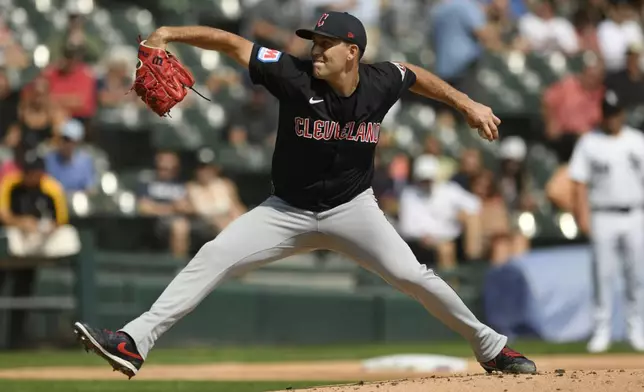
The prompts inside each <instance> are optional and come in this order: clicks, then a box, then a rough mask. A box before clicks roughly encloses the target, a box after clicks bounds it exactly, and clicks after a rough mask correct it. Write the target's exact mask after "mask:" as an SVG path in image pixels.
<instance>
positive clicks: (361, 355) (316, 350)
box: [0, 341, 630, 368]
mask: <svg viewBox="0 0 644 392" xmlns="http://www.w3.org/2000/svg"><path fill="white" fill-rule="evenodd" d="M512 347H513V348H515V349H517V350H519V351H521V352H523V353H525V354H526V355H528V356H533V355H549V354H582V353H585V352H586V351H585V350H586V349H585V343H583V342H581V343H566V344H552V343H544V342H539V341H518V342H514V343H513V344H512ZM611 351H612V352H616V353H617V352H619V353H624V352H630V350H629V349H628V347H627V346H626V345H623V344H617V345H615V346H614V347H613V349H612V350H611ZM410 353H421V354H422V353H425V354H430V353H431V354H441V355H451V356H458V357H472V351H471V350H470V348H469V346H468V345H467V344H465V343H463V342H442V343H427V342H423V343H417V344H413V343H405V344H369V345H356V344H346V345H326V346H299V347H284V346H280V347H219V348H215V347H209V348H186V349H161V348H159V349H155V350H153V351H152V352H151V353H150V356H149V357H148V361H147V363H149V364H182V363H183V364H185V363H210V362H277V361H313V360H359V359H366V358H371V357H376V356H381V355H392V354H410ZM97 365H100V366H104V365H105V362H104V361H103V360H102V359H101V358H99V357H98V356H96V355H93V354H85V352H84V351H83V350H82V349H81V348H80V347H79V348H78V349H74V350H64V351H46V350H45V351H17V352H0V368H11V367H26V366H97Z"/></svg>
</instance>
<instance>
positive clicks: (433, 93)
mask: <svg viewBox="0 0 644 392" xmlns="http://www.w3.org/2000/svg"><path fill="white" fill-rule="evenodd" d="M405 66H406V67H407V68H409V69H410V70H412V71H413V72H414V73H415V74H416V83H415V84H414V85H413V86H412V87H411V88H410V89H409V90H410V91H411V92H413V93H416V94H418V95H422V96H424V97H427V98H431V99H435V100H438V101H441V102H443V103H446V104H448V105H450V106H452V107H453V108H455V109H457V110H459V111H462V110H463V109H464V108H465V104H466V103H467V102H468V101H469V100H470V98H469V97H468V96H467V95H465V94H464V93H462V92H460V91H458V90H457V89H455V88H454V87H452V86H450V85H449V84H448V83H447V82H445V81H444V80H442V79H441V78H439V77H438V76H436V75H434V74H433V73H431V72H429V71H427V70H426V69H423V68H421V67H419V66H416V65H413V64H409V63H405Z"/></svg>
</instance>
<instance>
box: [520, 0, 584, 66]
mask: <svg viewBox="0 0 644 392" xmlns="http://www.w3.org/2000/svg"><path fill="white" fill-rule="evenodd" d="M535 3H536V4H535V5H534V6H533V7H532V8H533V9H532V12H530V13H528V14H526V15H524V16H523V17H521V19H520V20H519V32H520V34H521V37H523V39H524V40H526V41H527V42H528V45H529V47H530V49H531V50H533V51H535V52H538V53H541V54H548V53H552V52H563V53H565V54H568V55H572V54H575V53H577V51H578V50H579V42H578V37H577V32H576V31H575V27H574V26H573V25H572V23H571V22H570V21H569V20H567V19H565V18H561V17H558V16H557V14H556V11H555V10H556V7H555V5H556V2H555V1H554V0H537V1H536V2H535Z"/></svg>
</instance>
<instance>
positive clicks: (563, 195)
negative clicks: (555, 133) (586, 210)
mask: <svg viewBox="0 0 644 392" xmlns="http://www.w3.org/2000/svg"><path fill="white" fill-rule="evenodd" d="M578 138H579V136H578V135H574V134H567V135H563V136H562V137H561V140H560V141H559V143H558V146H557V147H558V148H557V150H556V153H557V160H558V162H559V165H558V167H557V169H556V170H555V172H554V173H553V174H552V176H551V177H550V180H548V183H547V184H546V187H545V189H546V196H547V197H548V200H550V202H551V203H552V204H554V205H555V207H557V208H558V209H559V210H561V211H566V212H572V205H573V200H572V191H573V183H572V180H571V179H570V176H569V174H568V164H569V162H570V158H571V157H572V152H573V150H574V148H575V144H577V139H578Z"/></svg>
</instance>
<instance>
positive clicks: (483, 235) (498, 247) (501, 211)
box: [472, 170, 513, 265]
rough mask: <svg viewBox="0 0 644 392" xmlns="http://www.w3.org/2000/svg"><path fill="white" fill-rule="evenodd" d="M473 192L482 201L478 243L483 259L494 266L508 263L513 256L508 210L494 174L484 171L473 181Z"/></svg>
mask: <svg viewBox="0 0 644 392" xmlns="http://www.w3.org/2000/svg"><path fill="white" fill-rule="evenodd" d="M472 190H473V192H474V194H475V195H476V196H478V198H479V199H480V203H481V207H480V212H479V214H480V215H479V219H480V225H481V228H480V231H479V235H480V238H478V240H477V241H479V242H480V244H481V245H480V246H481V248H482V252H483V254H482V257H485V258H486V259H487V260H490V262H491V263H492V264H493V265H501V264H504V263H506V262H507V261H508V260H509V259H510V258H511V257H512V256H513V250H512V241H511V233H510V221H509V215H508V210H507V208H506V206H505V203H504V201H503V197H502V196H501V194H500V193H499V190H498V187H497V184H496V183H495V181H494V174H493V173H492V172H490V171H488V170H484V171H482V172H481V173H480V174H479V175H477V176H476V177H475V178H474V179H473V180H472Z"/></svg>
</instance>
